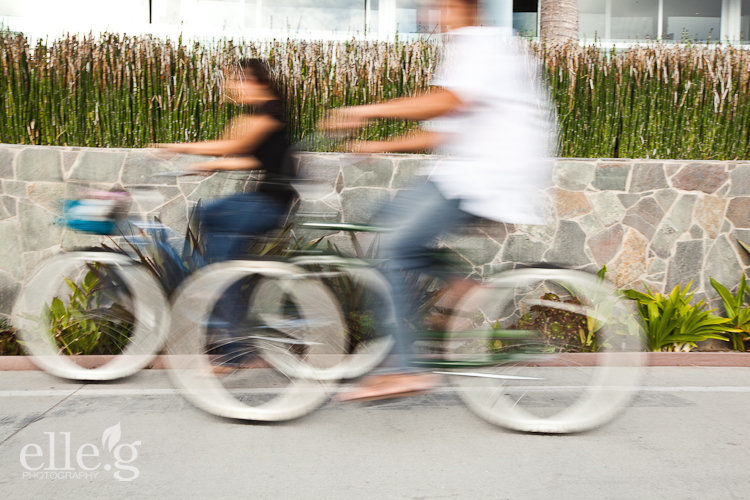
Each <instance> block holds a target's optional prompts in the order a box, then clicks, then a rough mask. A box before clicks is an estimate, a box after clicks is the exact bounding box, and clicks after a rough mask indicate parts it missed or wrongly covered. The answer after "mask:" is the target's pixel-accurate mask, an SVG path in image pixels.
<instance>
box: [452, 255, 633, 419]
mask: <svg viewBox="0 0 750 500" xmlns="http://www.w3.org/2000/svg"><path fill="white" fill-rule="evenodd" d="M449 329H450V332H449V333H448V340H447V345H446V348H447V350H448V352H449V354H448V358H447V363H448V365H449V366H450V368H449V369H447V370H446V371H445V373H447V374H449V375H450V378H451V380H452V382H453V383H454V384H455V385H456V386H457V388H458V389H459V394H460V396H461V398H462V399H463V400H464V401H465V402H466V404H467V405H468V406H469V408H471V409H472V410H473V411H474V412H476V413H477V414H478V415H479V416H481V417H482V418H484V419H486V420H488V421H489V422H491V423H493V424H497V425H500V426H503V427H507V428H509V429H514V430H518V431H524V432H542V433H569V432H579V431H584V430H587V429H591V428H594V427H596V426H599V425H601V424H603V423H605V422H607V421H608V420H610V419H611V418H613V417H614V416H615V415H616V414H617V413H618V411H620V409H621V408H622V407H624V406H625V405H626V404H627V403H628V401H629V400H630V398H631V397H632V395H633V393H634V390H635V388H636V386H637V384H638V380H639V372H640V368H641V366H642V365H643V363H644V359H645V353H644V352H643V351H644V345H643V334H642V331H641V326H640V322H639V321H638V320H637V319H636V318H635V316H634V315H633V313H632V311H631V310H630V309H629V308H628V307H627V305H626V303H625V302H623V301H622V300H621V299H620V298H619V297H618V295H617V294H616V291H615V290H614V288H612V287H611V286H610V285H609V284H607V283H606V282H604V281H603V280H601V279H599V278H598V277H596V276H594V275H591V274H588V273H584V272H581V271H572V270H566V269H545V268H533V269H519V270H514V271H508V272H505V273H501V274H499V275H498V276H496V277H494V278H492V279H491V280H489V281H488V282H487V283H486V284H484V285H482V286H479V287H477V288H475V289H474V290H473V291H471V292H469V293H468V294H467V295H466V296H465V297H464V298H463V299H462V300H461V301H460V302H459V304H458V305H457V306H456V308H455V311H454V313H453V316H452V318H451V323H450V328H449Z"/></svg>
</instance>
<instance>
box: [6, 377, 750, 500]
mask: <svg viewBox="0 0 750 500" xmlns="http://www.w3.org/2000/svg"><path fill="white" fill-rule="evenodd" d="M645 380H646V382H644V385H645V387H644V390H643V391H642V392H641V393H640V395H639V396H638V397H637V398H636V399H635V400H634V401H633V403H632V404H631V406H630V407H629V408H628V409H627V411H626V412H625V413H624V414H623V415H622V416H621V417H620V418H619V419H617V420H616V421H614V422H612V423H611V424H609V425H607V426H605V427H603V428H600V429H598V430H595V431H592V432H588V433H585V434H579V435H572V436H545V435H524V434H518V433H513V432H508V431H505V430H502V429H498V428H496V427H493V426H491V425H489V424H486V423H485V422H483V421H482V420H480V419H479V418H477V417H476V416H474V415H473V414H472V413H471V412H470V411H469V410H467V409H466V408H465V407H464V406H463V405H462V403H461V402H460V401H459V400H458V399H457V398H456V397H455V395H454V394H453V393H452V392H451V391H450V390H447V389H445V390H440V391H437V392H436V393H433V394H430V395H425V396H420V397H413V398H409V399H404V400H400V401H393V402H389V403H384V402H380V403H369V404H337V403H329V404H327V405H326V406H324V407H323V408H321V409H320V410H318V411H316V412H315V413H313V414H311V415H309V416H308V417H305V418H303V419H300V420H297V421H294V422H289V423H284V424H275V425H248V424H240V423H236V422H232V421H228V420H223V419H219V418H215V417H212V416H210V415H207V414H204V413H202V412H201V411H199V410H197V409H195V408H193V407H192V406H190V404H189V403H187V402H186V401H184V400H183V399H182V398H181V396H180V395H179V394H177V393H176V392H175V391H174V390H173V389H172V388H171V384H170V382H169V380H168V378H167V376H166V374H165V372H163V371H160V370H151V371H144V372H142V373H140V374H139V375H137V376H135V377H133V378H131V379H128V380H126V381H123V382H119V383H111V384H93V385H92V384H88V385H84V384H74V383H69V382H65V381H61V380H58V379H55V378H52V377H50V376H47V375H45V374H43V373H39V372H0V496H2V497H3V498H40V497H43V498H53V497H62V498H84V497H98V498H103V497H156V498H230V497H231V498H238V497H256V498H352V497H360V498H371V497H377V498H394V497H395V498H476V497H493V498H712V499H713V498H746V497H748V496H750V368H685V367H675V368H667V367H660V368H650V369H649V373H648V374H647V376H646V379H645ZM118 424H119V425H118ZM50 440H52V441H53V445H52V446H50ZM79 464H83V466H84V467H86V468H89V469H95V470H91V471H85V470H82V468H81V467H80V466H79ZM34 469H38V470H34ZM116 474H119V476H115V475H116ZM116 477H119V478H121V479H132V480H131V481H118V480H117V479H116Z"/></svg>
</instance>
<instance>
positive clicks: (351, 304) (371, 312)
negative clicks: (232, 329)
mask: <svg viewBox="0 0 750 500" xmlns="http://www.w3.org/2000/svg"><path fill="white" fill-rule="evenodd" d="M291 262H292V263H293V264H295V265H297V266H300V267H304V268H305V269H306V270H308V271H309V272H310V273H312V274H313V276H316V277H318V278H319V279H320V280H321V281H323V282H324V283H325V284H326V285H327V286H328V288H330V289H331V290H333V291H334V293H335V295H336V297H338V301H337V302H338V304H339V307H340V308H341V314H342V315H343V319H344V323H345V325H346V329H347V334H348V338H347V342H348V347H347V351H346V352H347V354H346V356H345V357H343V358H342V360H341V362H340V363H338V364H336V365H335V366H332V367H330V368H329V369H326V370H317V369H316V370H314V371H311V368H310V367H308V366H303V365H298V366H297V367H296V370H295V372H294V374H295V375H296V376H301V377H315V378H318V379H322V380H342V379H351V378H357V377H360V376H362V375H364V374H365V373H367V372H369V371H371V370H372V369H373V368H375V367H376V366H378V365H379V364H380V363H381V362H382V361H383V360H384V359H385V357H386V356H387V355H388V353H389V352H390V351H391V348H392V347H393V337H392V336H391V335H390V334H389V333H387V332H390V331H391V330H392V324H393V323H394V322H395V321H396V319H395V311H394V307H393V299H392V297H391V292H390V286H389V285H388V282H387V281H386V280H385V278H384V277H383V275H382V274H380V273H379V272H378V271H376V270H375V269H373V268H372V267H370V266H369V265H368V264H367V263H365V262H363V261H360V260H358V259H346V258H341V257H337V256H329V255H317V256H305V257H298V258H294V259H292V260H291ZM272 286H273V285H272V284H270V283H269V284H268V285H267V287H266V289H259V290H258V293H257V296H258V297H263V298H265V300H267V306H270V302H271V298H272V297H274V292H273V291H272V290H270V288H271V287H272ZM275 293H278V290H277V292H275ZM276 304H280V301H278V300H276ZM264 310H265V311H267V314H271V311H272V308H271V307H266V308H265V309H264Z"/></svg>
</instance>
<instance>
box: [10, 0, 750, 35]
mask: <svg viewBox="0 0 750 500" xmlns="http://www.w3.org/2000/svg"><path fill="white" fill-rule="evenodd" d="M545 1H549V2H554V1H555V0H486V2H485V3H486V6H485V18H486V19H487V22H488V23H492V24H497V25H504V26H512V27H513V28H515V29H516V30H517V31H518V32H519V33H520V34H522V35H524V36H531V37H534V36H537V35H538V31H539V29H538V28H539V11H540V2H545ZM0 23H2V24H3V25H4V26H5V27H8V28H10V29H13V30H17V31H23V32H26V33H30V34H32V35H35V36H40V37H46V36H56V35H58V34H61V33H63V32H66V31H67V32H89V31H94V32H99V31H104V30H109V31H119V32H128V33H149V32H150V33H155V34H179V33H183V34H185V35H189V36H190V35H192V36H198V37H201V38H203V37H222V36H229V37H242V38H268V37H278V36H303V37H313V38H350V37H352V36H355V37H368V38H391V37H394V36H396V35H397V34H398V35H400V36H413V35H419V34H430V33H432V32H435V31H436V29H437V24H438V16H437V12H436V11H435V10H434V9H433V8H431V7H430V2H429V1H426V0H65V1H64V2H63V1H59V0H0ZM578 25H579V35H580V39H581V40H584V41H587V42H591V41H595V40H596V41H601V42H625V43H632V42H639V41H648V40H663V41H667V42H681V41H707V40H712V41H719V40H721V41H730V42H732V43H743V42H745V43H747V41H748V40H749V39H750V0H578Z"/></svg>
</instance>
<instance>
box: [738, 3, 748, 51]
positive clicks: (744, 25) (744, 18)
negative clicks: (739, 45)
mask: <svg viewBox="0 0 750 500" xmlns="http://www.w3.org/2000/svg"><path fill="white" fill-rule="evenodd" d="M740 8H741V11H740V40H742V41H743V42H745V43H747V42H749V41H750V0H742V6H741V7H740Z"/></svg>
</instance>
